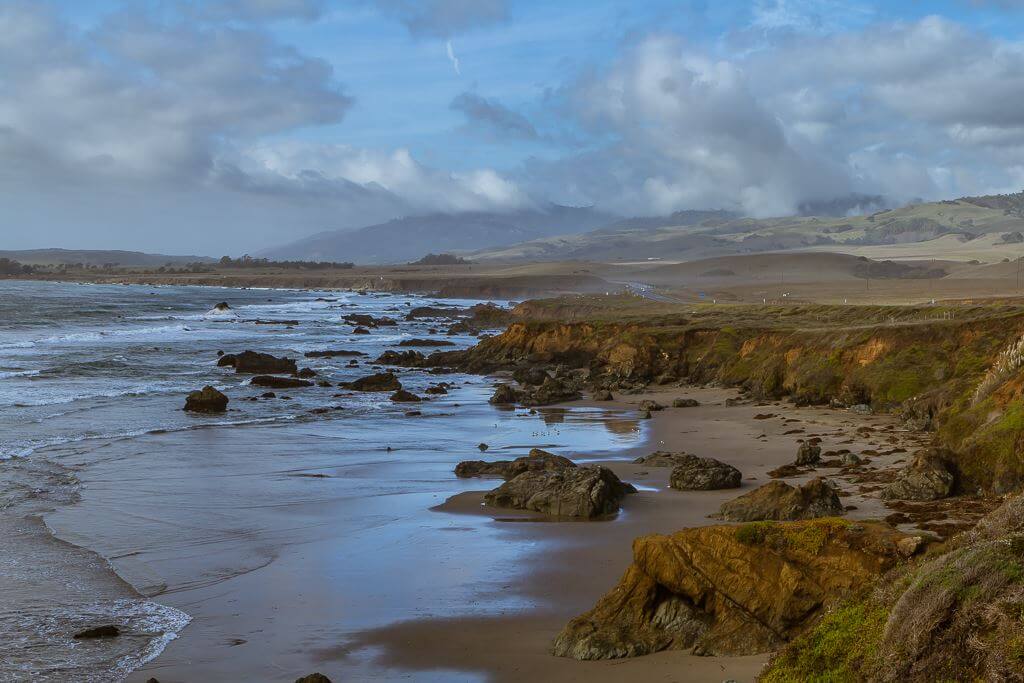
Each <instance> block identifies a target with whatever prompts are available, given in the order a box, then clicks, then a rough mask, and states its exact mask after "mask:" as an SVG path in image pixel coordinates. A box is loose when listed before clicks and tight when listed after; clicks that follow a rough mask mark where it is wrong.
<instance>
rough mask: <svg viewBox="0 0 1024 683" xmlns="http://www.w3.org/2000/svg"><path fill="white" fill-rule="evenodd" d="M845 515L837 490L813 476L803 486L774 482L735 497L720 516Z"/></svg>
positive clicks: (736, 518) (738, 519)
mask: <svg viewBox="0 0 1024 683" xmlns="http://www.w3.org/2000/svg"><path fill="white" fill-rule="evenodd" d="M841 514H843V505H842V503H841V502H840V500H839V495H838V494H837V493H836V489H835V488H834V487H833V486H832V484H831V483H830V482H828V481H827V480H825V479H821V478H818V479H812V480H811V481H809V482H807V483H806V484H804V485H802V486H800V487H794V486H790V485H789V484H787V483H785V482H782V481H778V480H776V481H771V482H768V483H767V484H765V485H764V486H761V487H758V488H756V489H754V490H753V491H751V492H750V493H747V494H744V495H742V496H740V497H739V498H735V499H733V500H730V501H728V502H726V503H722V506H721V507H720V508H719V509H718V514H717V515H716V516H717V517H719V518H720V519H724V520H726V521H728V522H753V521H758V520H779V521H781V520H800V519H814V518H815V517H831V516H834V515H841Z"/></svg>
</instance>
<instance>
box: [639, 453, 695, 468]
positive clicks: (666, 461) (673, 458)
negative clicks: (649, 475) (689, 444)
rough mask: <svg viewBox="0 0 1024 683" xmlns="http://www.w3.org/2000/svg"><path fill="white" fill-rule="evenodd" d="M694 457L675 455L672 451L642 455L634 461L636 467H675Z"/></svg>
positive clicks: (681, 454) (683, 454)
mask: <svg viewBox="0 0 1024 683" xmlns="http://www.w3.org/2000/svg"><path fill="white" fill-rule="evenodd" d="M690 457H693V456H691V455H690V454H688V453H673V452H671V451H654V452H653V453H651V454H650V455H642V456H640V457H639V458H637V459H636V460H634V461H633V464H634V465H647V466H648V467H675V466H676V465H681V464H683V463H684V462H686V458H690Z"/></svg>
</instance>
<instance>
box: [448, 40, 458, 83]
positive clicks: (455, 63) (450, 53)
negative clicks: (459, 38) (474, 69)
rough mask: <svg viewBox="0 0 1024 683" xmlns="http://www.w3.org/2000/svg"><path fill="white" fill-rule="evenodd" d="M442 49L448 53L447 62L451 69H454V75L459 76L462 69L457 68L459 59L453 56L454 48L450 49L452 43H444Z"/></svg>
mask: <svg viewBox="0 0 1024 683" xmlns="http://www.w3.org/2000/svg"><path fill="white" fill-rule="evenodd" d="M444 49H445V52H447V53H448V61H450V62H451V63H452V68H453V69H455V75H456V76H461V75H462V69H460V68H459V58H458V57H456V56H455V48H453V47H452V41H450V40H448V41H446V42H445V44H444Z"/></svg>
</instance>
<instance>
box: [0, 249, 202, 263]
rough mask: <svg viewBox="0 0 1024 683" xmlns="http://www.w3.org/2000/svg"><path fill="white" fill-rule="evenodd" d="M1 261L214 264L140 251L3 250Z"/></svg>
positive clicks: (197, 258)
mask: <svg viewBox="0 0 1024 683" xmlns="http://www.w3.org/2000/svg"><path fill="white" fill-rule="evenodd" d="M0 258H8V259H11V260H12V261H17V262H19V263H25V264H28V265H41V266H57V265H61V264H62V263H67V264H75V263H81V264H82V265H88V266H103V265H117V266H139V267H146V266H163V265H167V264H168V263H171V264H174V265H182V264H185V263H196V262H200V263H213V262H214V260H215V259H212V258H210V257H209V256H172V255H168V254H147V253H144V252H141V251H119V250H107V249H21V250H12V251H0Z"/></svg>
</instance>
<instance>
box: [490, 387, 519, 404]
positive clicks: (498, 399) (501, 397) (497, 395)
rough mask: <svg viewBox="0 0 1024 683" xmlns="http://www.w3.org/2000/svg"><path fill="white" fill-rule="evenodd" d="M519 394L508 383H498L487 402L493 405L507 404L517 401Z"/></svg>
mask: <svg viewBox="0 0 1024 683" xmlns="http://www.w3.org/2000/svg"><path fill="white" fill-rule="evenodd" d="M519 398H520V394H519V392H518V391H516V390H515V389H513V388H512V386H511V385H509V384H499V385H498V388H497V389H495V390H494V394H493V395H492V396H491V397H490V398H489V399H488V401H487V402H488V403H493V404H494V405H509V404H513V403H516V402H518V401H519Z"/></svg>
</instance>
